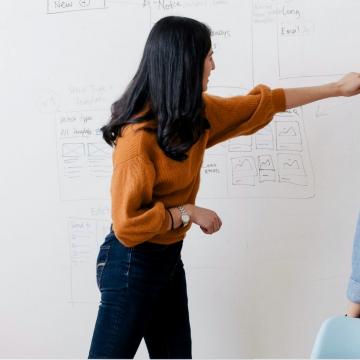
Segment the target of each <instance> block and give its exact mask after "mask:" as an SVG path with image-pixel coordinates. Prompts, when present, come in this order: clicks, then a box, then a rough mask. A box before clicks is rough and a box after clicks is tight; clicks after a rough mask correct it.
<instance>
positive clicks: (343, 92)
mask: <svg viewBox="0 0 360 360" xmlns="http://www.w3.org/2000/svg"><path fill="white" fill-rule="evenodd" d="M337 86H338V88H339V92H340V96H353V95H357V94H360V74H359V73H355V72H351V73H349V74H346V75H345V76H343V77H342V78H341V79H340V80H339V81H338V82H337Z"/></svg>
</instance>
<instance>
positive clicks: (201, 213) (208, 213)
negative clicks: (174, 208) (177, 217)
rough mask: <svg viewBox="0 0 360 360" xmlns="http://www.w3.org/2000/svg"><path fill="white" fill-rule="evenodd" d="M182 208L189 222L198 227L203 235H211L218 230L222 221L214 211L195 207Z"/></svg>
mask: <svg viewBox="0 0 360 360" xmlns="http://www.w3.org/2000/svg"><path fill="white" fill-rule="evenodd" d="M184 207H185V208H186V210H187V211H188V213H189V215H190V220H191V221H192V222H193V223H195V224H197V225H199V226H200V229H201V230H202V231H203V232H204V233H205V234H213V233H214V232H217V231H219V230H220V228H221V225H222V221H221V219H220V218H219V216H218V215H217V214H216V212H215V211H212V210H209V209H205V208H202V207H199V206H195V205H191V206H189V207H186V206H184Z"/></svg>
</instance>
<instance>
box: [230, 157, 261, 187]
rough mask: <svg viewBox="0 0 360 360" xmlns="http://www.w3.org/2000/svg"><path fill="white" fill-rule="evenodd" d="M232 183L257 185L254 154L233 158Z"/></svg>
mask: <svg viewBox="0 0 360 360" xmlns="http://www.w3.org/2000/svg"><path fill="white" fill-rule="evenodd" d="M231 165H232V167H231V169H232V174H231V175H232V183H233V184H234V185H250V186H255V176H256V175H257V171H256V165H255V160H254V158H253V157H252V156H242V157H238V158H233V159H231Z"/></svg>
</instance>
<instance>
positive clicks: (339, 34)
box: [277, 0, 360, 78]
mask: <svg viewBox="0 0 360 360" xmlns="http://www.w3.org/2000/svg"><path fill="white" fill-rule="evenodd" d="M314 4H315V3H314V1H312V0H286V1H279V2H278V10H277V14H278V15H277V21H278V30H277V32H278V35H277V39H278V57H279V61H278V66H279V76H280V78H290V77H303V76H323V75H336V74H344V73H347V72H348V71H349V69H356V68H357V67H358V64H359V62H360V53H359V52H358V51H357V52H353V49H355V48H357V47H358V39H357V37H356V36H349V34H356V33H358V26H359V15H358V14H359V12H360V2H359V1H357V0H347V1H342V0H332V1H326V0H316V8H317V9H321V16H318V12H317V11H314ZM329 19H331V20H329ZM329 39H331V41H329ZM309 45H310V46H309ZM334 49H336V51H334ZM348 53H351V54H352V56H344V54H348ZM292 59H296V61H292ZM313 59H316V61H313Z"/></svg>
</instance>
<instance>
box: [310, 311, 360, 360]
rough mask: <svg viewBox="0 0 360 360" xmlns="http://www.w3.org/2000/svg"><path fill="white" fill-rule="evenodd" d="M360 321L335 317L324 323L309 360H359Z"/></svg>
mask: <svg viewBox="0 0 360 360" xmlns="http://www.w3.org/2000/svg"><path fill="white" fill-rule="evenodd" d="M359 339H360V319H356V318H351V317H346V316H336V317H332V318H330V319H327V320H326V321H324V323H323V324H322V325H321V328H320V330H319V332H318V334H317V337H316V340H315V344H314V346H313V350H312V353H311V359H360V341H359Z"/></svg>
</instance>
